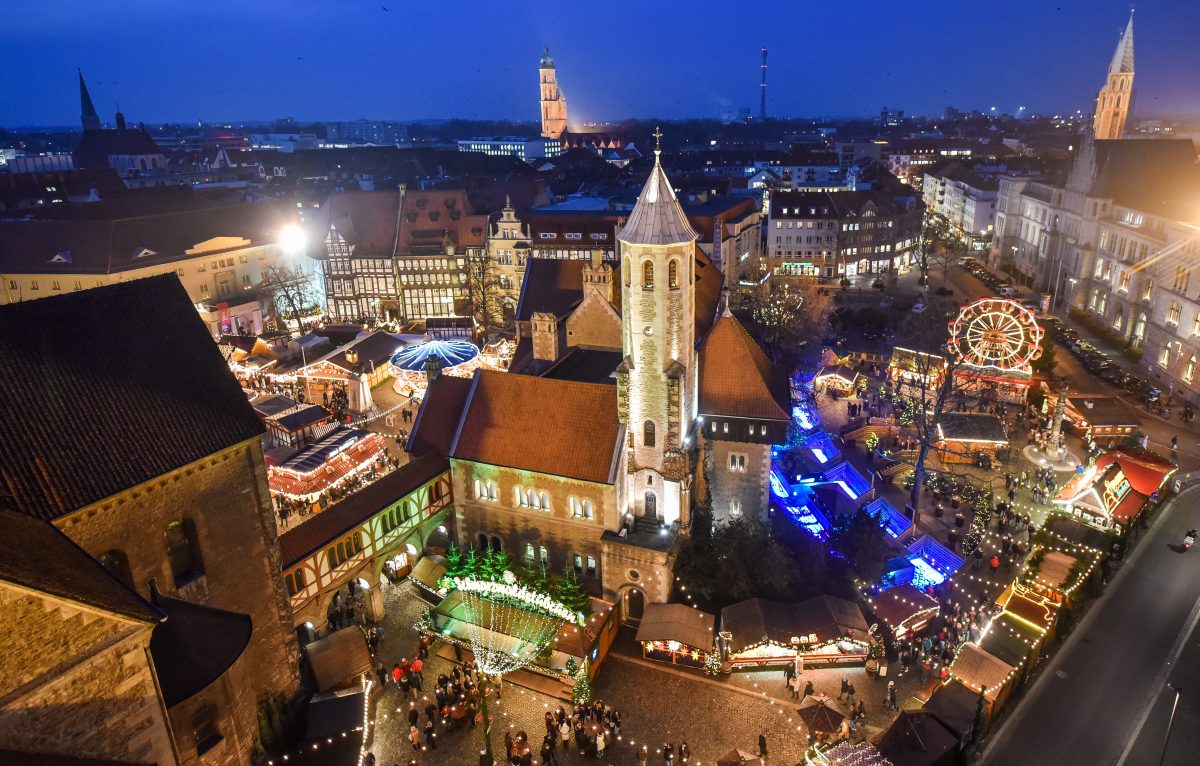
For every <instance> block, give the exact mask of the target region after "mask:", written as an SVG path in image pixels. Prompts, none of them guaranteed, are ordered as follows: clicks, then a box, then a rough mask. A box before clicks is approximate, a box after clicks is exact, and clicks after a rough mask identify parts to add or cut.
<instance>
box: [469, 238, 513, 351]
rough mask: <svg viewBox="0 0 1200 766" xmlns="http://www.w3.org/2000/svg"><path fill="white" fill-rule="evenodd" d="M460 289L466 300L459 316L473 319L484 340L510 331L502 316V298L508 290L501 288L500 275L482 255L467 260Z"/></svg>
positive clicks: (501, 280) (505, 319)
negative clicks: (462, 285)
mask: <svg viewBox="0 0 1200 766" xmlns="http://www.w3.org/2000/svg"><path fill="white" fill-rule="evenodd" d="M464 288H465V289H464V293H465V294H466V299H465V302H464V305H463V308H462V313H464V314H466V315H467V316H470V317H473V318H474V319H475V324H476V326H478V327H481V328H483V333H484V336H485V337H491V336H493V335H495V334H496V333H498V332H500V331H505V330H510V329H512V328H511V326H510V325H511V324H512V320H511V319H509V318H507V317H505V314H504V298H505V295H506V294H507V292H508V290H507V289H506V286H505V285H504V284H503V275H502V274H501V273H500V268H499V267H498V266H497V265H496V264H495V263H494V262H493V261H492V260H491V259H490V258H488V257H487V256H486V255H485V254H483V253H480V254H479V255H471V256H469V257H468V259H467V273H466V277H465V282H464Z"/></svg>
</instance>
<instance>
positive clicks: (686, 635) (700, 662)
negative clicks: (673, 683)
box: [637, 604, 717, 668]
mask: <svg viewBox="0 0 1200 766" xmlns="http://www.w3.org/2000/svg"><path fill="white" fill-rule="evenodd" d="M716 620H717V618H716V617H715V616H714V615H711V614H709V613H708V612H702V611H700V610H699V609H693V608H692V607H690V606H688V605H687V604H646V608H645V611H644V612H643V613H642V621H641V623H640V624H639V625H638V631H637V642H638V643H639V644H641V645H642V656H643V657H645V658H646V659H650V660H658V661H660V662H669V663H671V664H673V665H687V666H689V667H694V668H701V667H704V663H705V660H707V659H708V655H709V653H710V652H712V651H713V647H714V645H715V633H714V625H715V624H716Z"/></svg>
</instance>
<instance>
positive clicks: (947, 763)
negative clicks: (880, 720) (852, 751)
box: [876, 710, 959, 766]
mask: <svg viewBox="0 0 1200 766" xmlns="http://www.w3.org/2000/svg"><path fill="white" fill-rule="evenodd" d="M876 746H877V747H878V748H879V752H880V753H881V754H882V755H883V757H885V758H887V759H888V761H890V762H891V763H892V766H957V764H958V763H959V753H958V737H957V736H955V735H954V733H953V732H951V731H950V730H949V729H947V728H946V727H945V726H943V725H942V723H941V722H940V721H938V720H937V719H936V718H935V717H934V716H933V715H932V714H931V713H929V712H927V711H925V710H902V711H900V715H898V716H896V718H895V719H893V721H892V723H891V725H890V726H888V728H886V729H884V731H883V733H882V734H880V735H879V739H878V742H876Z"/></svg>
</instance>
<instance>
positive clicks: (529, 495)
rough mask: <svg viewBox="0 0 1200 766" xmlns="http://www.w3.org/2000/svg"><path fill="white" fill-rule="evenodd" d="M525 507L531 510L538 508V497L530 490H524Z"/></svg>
mask: <svg viewBox="0 0 1200 766" xmlns="http://www.w3.org/2000/svg"><path fill="white" fill-rule="evenodd" d="M525 505H528V506H531V507H533V508H537V507H538V495H537V493H536V492H534V491H533V490H532V489H527V490H525Z"/></svg>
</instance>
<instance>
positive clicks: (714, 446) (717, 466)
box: [705, 437, 771, 522]
mask: <svg viewBox="0 0 1200 766" xmlns="http://www.w3.org/2000/svg"><path fill="white" fill-rule="evenodd" d="M705 442H706V444H710V445H711V449H709V450H707V453H708V454H709V455H710V456H711V460H712V465H710V466H708V487H709V492H710V494H711V497H712V514H713V521H714V522H720V521H724V520H727V519H731V518H736V517H738V516H741V515H744V514H757V515H758V516H759V517H760V518H761V519H762V520H763V521H766V518H767V506H768V497H767V486H768V482H769V477H770V473H771V447H770V445H767V444H754V443H750V442H732V441H720V440H717V439H711V440H710V439H708V438H707V437H705Z"/></svg>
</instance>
